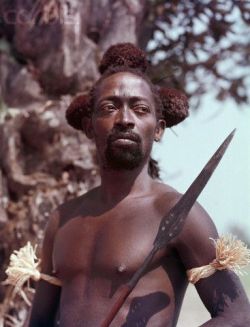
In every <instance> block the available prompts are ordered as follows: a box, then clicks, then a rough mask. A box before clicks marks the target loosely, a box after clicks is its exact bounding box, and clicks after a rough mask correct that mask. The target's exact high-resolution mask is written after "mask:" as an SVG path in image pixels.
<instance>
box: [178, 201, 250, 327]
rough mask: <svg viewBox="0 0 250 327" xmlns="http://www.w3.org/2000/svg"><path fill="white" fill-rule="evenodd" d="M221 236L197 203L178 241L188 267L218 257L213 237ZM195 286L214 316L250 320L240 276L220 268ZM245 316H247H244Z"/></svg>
mask: <svg viewBox="0 0 250 327" xmlns="http://www.w3.org/2000/svg"><path fill="white" fill-rule="evenodd" d="M217 237H218V234H217V231H216V228H215V226H214V224H213V222H212V220H211V218H210V217H209V216H208V214H207V213H206V212H205V211H204V210H203V209H202V208H201V206H200V205H198V204H195V206H194V207H193V209H192V210H191V212H190V214H189V216H188V217H187V220H186V222H185V225H184V227H183V230H182V231H181V233H180V235H179V236H178V237H177V240H176V249H177V251H178V253H179V255H180V257H181V260H182V262H183V264H184V266H185V268H186V270H188V269H191V268H195V267H200V266H204V265H207V264H209V263H210V262H212V261H213V259H214V258H215V247H214V244H213V242H212V241H211V239H210V238H213V239H216V238H217ZM195 287H196V289H197V291H198V293H199V295H200V297H201V300H202V301H203V303H204V305H205V306H206V308H207V309H208V311H209V312H210V314H211V316H212V317H223V319H227V318H228V319H229V318H230V324H228V326H234V322H233V320H234V319H235V323H236V324H235V326H244V325H241V324H239V317H240V318H241V319H243V320H244V319H245V321H248V322H249V319H250V318H249V309H250V308H249V302H248V299H247V297H246V294H245V292H244V290H243V287H242V285H241V283H240V281H239V278H238V277H237V276H236V275H235V274H234V273H233V272H231V271H228V270H223V271H217V272H215V273H214V274H213V275H212V276H210V277H208V278H205V279H201V280H200V281H198V282H197V283H196V284H195ZM244 317H245V318H244Z"/></svg>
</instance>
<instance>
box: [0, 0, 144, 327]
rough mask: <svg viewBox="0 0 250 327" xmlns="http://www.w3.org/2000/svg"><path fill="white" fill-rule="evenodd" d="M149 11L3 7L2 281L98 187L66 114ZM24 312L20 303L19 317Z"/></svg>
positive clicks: (139, 5)
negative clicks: (58, 212) (55, 221)
mask: <svg viewBox="0 0 250 327" xmlns="http://www.w3.org/2000/svg"><path fill="white" fill-rule="evenodd" d="M144 10H145V3H144V1H143V0H141V1H140V0H135V1H133V2H131V1H128V0H123V1H115V0H111V1H109V0H99V1H91V0H85V1H81V0H72V1H70V2H69V1H66V0H60V1H57V0H38V1H36V2H35V4H34V1H32V0H16V1H11V2H10V1H7V0H2V2H1V3H0V17H2V21H3V28H2V30H1V31H0V35H1V33H2V34H3V35H4V36H5V38H6V39H7V40H8V42H6V41H4V40H3V39H2V40H0V42H1V44H0V45H1V48H0V49H4V50H0V239H1V243H0V263H1V265H0V267H1V268H0V277H1V280H3V279H4V278H5V275H4V270H5V269H6V267H7V264H8V261H9V255H10V253H11V252H12V251H13V250H14V249H17V248H19V247H20V246H22V245H24V244H25V243H26V242H27V241H28V240H31V241H32V242H33V243H38V244H39V245H40V244H41V240H42V238H43V230H44V227H45V224H46V221H47V219H48V216H49V214H50V212H51V211H52V210H53V209H54V208H55V207H56V206H57V205H58V204H59V203H62V202H64V201H66V200H67V199H69V198H71V197H74V196H78V195H80V194H82V193H84V192H85V191H86V190H88V189H89V188H90V187H93V186H94V185H96V184H97V183H98V181H99V177H98V168H97V166H96V162H95V151H94V146H93V144H92V143H91V142H90V141H88V140H87V138H86V137H85V136H84V135H83V133H80V132H76V131H74V130H73V129H72V128H70V127H69V126H67V124H66V122H65V119H64V114H65V110H66V108H67V106H68V105H69V103H70V101H71V100H72V97H73V96H74V95H75V94H77V93H81V92H86V91H88V90H89V89H90V88H91V86H92V85H93V82H94V81H95V80H96V79H97V78H98V76H99V72H98V63H99V60H100V57H101V55H102V54H103V52H104V51H105V50H106V49H107V48H108V47H109V46H110V45H112V44H114V43H118V42H126V41H127V42H132V43H137V35H138V33H139V26H140V24H141V22H142V19H143V15H144ZM5 292H6V288H3V286H0V297H1V298H0V300H2V301H3V300H4V294H5ZM5 300H6V299H5ZM5 302H6V301H5ZM5 304H6V303H5ZM10 308H11V304H9V306H8V308H7V311H9V309H10ZM1 309H2V310H3V306H2V307H0V311H1ZM26 309H27V307H26V306H25V304H24V303H23V302H21V301H19V302H16V305H15V308H14V311H12V312H14V314H13V313H12V315H13V317H14V316H15V315H17V312H18V311H19V312H20V310H24V311H26ZM24 316H25V315H24ZM24 316H23V317H24ZM16 317H17V316H16ZM0 320H1V319H0ZM0 325H1V321H0Z"/></svg>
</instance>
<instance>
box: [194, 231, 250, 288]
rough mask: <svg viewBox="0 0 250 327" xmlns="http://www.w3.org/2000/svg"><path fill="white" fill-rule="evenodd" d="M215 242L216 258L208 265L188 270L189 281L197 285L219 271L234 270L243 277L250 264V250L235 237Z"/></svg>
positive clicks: (228, 236)
mask: <svg viewBox="0 0 250 327" xmlns="http://www.w3.org/2000/svg"><path fill="white" fill-rule="evenodd" d="M211 240H212V241H213V242H214V245H215V250H216V257H215V259H214V260H213V261H212V262H211V263H209V264H208V265H205V266H201V267H197V268H193V269H189V270H187V277H188V281H189V282H191V283H192V284H195V283H197V282H198V281H199V280H200V279H201V278H207V277H209V276H211V275H213V274H214V273H215V272H216V271H217V270H224V269H228V270H232V271H234V272H235V273H236V274H237V275H242V274H244V272H243V271H242V270H241V269H242V268H244V267H245V266H247V265H248V264H249V263H250V250H249V249H248V248H247V246H246V245H245V244H244V243H243V242H242V241H240V240H237V239H236V237H235V236H233V235H225V236H221V237H220V238H218V239H217V240H214V239H212V238H211Z"/></svg>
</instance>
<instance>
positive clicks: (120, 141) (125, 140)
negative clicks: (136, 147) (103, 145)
mask: <svg viewBox="0 0 250 327" xmlns="http://www.w3.org/2000/svg"><path fill="white" fill-rule="evenodd" d="M112 143H113V144H118V145H130V144H135V143H137V142H135V141H133V140H131V139H129V138H117V139H116V140H114V141H113V142H112Z"/></svg>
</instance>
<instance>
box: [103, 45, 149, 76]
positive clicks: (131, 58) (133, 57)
mask: <svg viewBox="0 0 250 327" xmlns="http://www.w3.org/2000/svg"><path fill="white" fill-rule="evenodd" d="M117 66H126V67H129V68H134V69H138V70H140V71H141V72H143V73H144V72H145V71H146V69H147V66H148V62H147V58H146V54H145V52H144V51H142V50H141V49H139V48H137V47H136V46H135V45H133V44H132V43H118V44H116V45H113V46H111V47H110V48H109V49H108V50H107V51H106V52H105V54H104V55H103V58H102V61H101V63H100V66H99V71H100V73H101V74H103V73H104V72H105V71H106V70H107V69H109V68H110V67H117Z"/></svg>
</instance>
